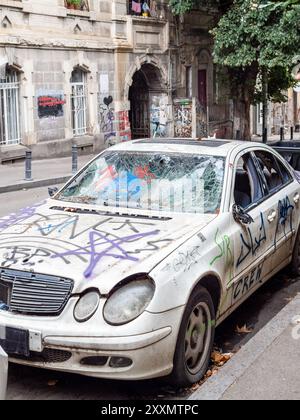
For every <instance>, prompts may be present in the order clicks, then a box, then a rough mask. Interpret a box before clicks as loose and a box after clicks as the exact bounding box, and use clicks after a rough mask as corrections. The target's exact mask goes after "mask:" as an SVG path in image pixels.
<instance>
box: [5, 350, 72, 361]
mask: <svg viewBox="0 0 300 420" xmlns="http://www.w3.org/2000/svg"><path fill="white" fill-rule="evenodd" d="M12 357H13V358H14V359H19V360H26V361H30V362H35V363H64V362H67V361H68V360H69V359H70V358H71V357H72V353H71V352H69V351H65V350H56V349H48V348H45V349H44V350H43V351H42V353H36V352H34V351H31V352H30V355H29V356H28V357H25V356H16V355H12Z"/></svg>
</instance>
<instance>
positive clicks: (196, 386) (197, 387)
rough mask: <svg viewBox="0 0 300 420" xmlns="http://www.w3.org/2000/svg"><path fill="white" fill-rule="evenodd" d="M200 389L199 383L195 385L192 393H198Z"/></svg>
mask: <svg viewBox="0 0 300 420" xmlns="http://www.w3.org/2000/svg"><path fill="white" fill-rule="evenodd" d="M199 388H200V384H199V383H197V384H194V385H193V386H192V391H197V389H199Z"/></svg>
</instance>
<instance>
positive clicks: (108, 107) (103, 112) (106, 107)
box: [98, 96, 117, 143]
mask: <svg viewBox="0 0 300 420" xmlns="http://www.w3.org/2000/svg"><path fill="white" fill-rule="evenodd" d="M113 101H114V99H113V97H112V96H105V97H104V98H101V97H100V98H99V114H98V118H99V125H100V131H101V133H103V134H104V141H105V143H110V142H113V141H114V140H115V138H116V134H117V133H116V131H115V130H114V122H115V111H114V108H113V106H112V104H113Z"/></svg>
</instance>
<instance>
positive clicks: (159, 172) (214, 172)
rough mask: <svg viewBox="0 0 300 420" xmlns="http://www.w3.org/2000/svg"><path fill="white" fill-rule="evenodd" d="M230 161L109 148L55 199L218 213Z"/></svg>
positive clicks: (169, 210)
mask: <svg viewBox="0 0 300 420" xmlns="http://www.w3.org/2000/svg"><path fill="white" fill-rule="evenodd" d="M224 167H225V159H224V158H223V157H215V156H206V155H189V154H177V153H157V154H155V153H154V154H153V153H145V152H124V151H117V152H116V151H107V152H104V153H103V154H102V155H101V156H99V157H98V158H96V159H95V160H94V161H93V162H91V163H90V164H89V166H88V167H87V168H86V169H84V170H83V171H82V172H81V173H79V174H78V176H77V177H76V178H75V179H74V180H73V181H71V183H69V184H68V185H67V186H66V187H65V188H64V189H63V190H62V191H61V192H60V193H59V194H58V195H57V196H56V197H55V198H56V199H58V200H63V201H68V202H72V203H81V204H94V205H99V206H107V207H120V208H130V209H133V208H134V209H142V210H155V211H164V212H180V213H216V212H217V211H218V210H219V208H220V203H221V195H222V186H223V178H224Z"/></svg>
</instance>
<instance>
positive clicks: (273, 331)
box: [188, 295, 300, 401]
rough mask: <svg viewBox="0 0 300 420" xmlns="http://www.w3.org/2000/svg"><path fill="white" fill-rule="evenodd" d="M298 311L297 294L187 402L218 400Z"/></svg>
mask: <svg viewBox="0 0 300 420" xmlns="http://www.w3.org/2000/svg"><path fill="white" fill-rule="evenodd" d="M299 311H300V295H297V296H296V297H295V298H294V299H293V300H292V301H291V302H290V303H289V304H287V305H286V306H285V307H284V308H283V309H282V310H281V311H280V312H279V313H278V314H277V315H276V316H275V317H274V318H273V319H272V320H271V321H270V322H269V323H268V324H267V325H266V326H265V327H264V328H262V329H261V330H260V331H259V332H258V333H257V334H256V335H255V336H254V337H253V338H252V339H251V340H249V341H248V343H246V344H245V346H244V347H242V348H241V350H239V351H238V353H237V354H236V355H235V356H233V358H232V359H231V360H230V361H229V362H227V363H226V365H225V366H224V367H222V369H220V370H219V372H218V373H217V374H216V375H215V376H212V377H210V378H209V379H208V380H207V381H206V382H205V383H204V384H203V385H202V386H201V387H200V388H199V389H198V390H197V391H195V392H194V393H193V394H192V395H191V396H190V397H189V398H188V400H198V401H205V400H213V401H216V400H220V399H221V398H222V397H223V395H224V394H225V392H226V391H227V390H228V388H230V387H231V386H232V385H233V384H234V383H235V382H236V381H237V380H238V379H239V378H240V377H241V376H243V375H244V373H245V372H246V371H247V370H248V369H249V368H250V367H251V365H252V364H253V363H254V362H255V361H256V360H257V359H258V358H259V357H260V356H261V355H262V354H263V353H264V352H265V351H266V350H267V349H268V347H269V346H270V345H271V344H272V343H273V342H274V341H275V340H276V339H277V338H278V337H279V336H280V335H281V334H282V333H283V332H284V331H285V330H286V329H287V328H288V327H289V325H291V322H292V319H293V317H294V316H295V314H298V313H299Z"/></svg>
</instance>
